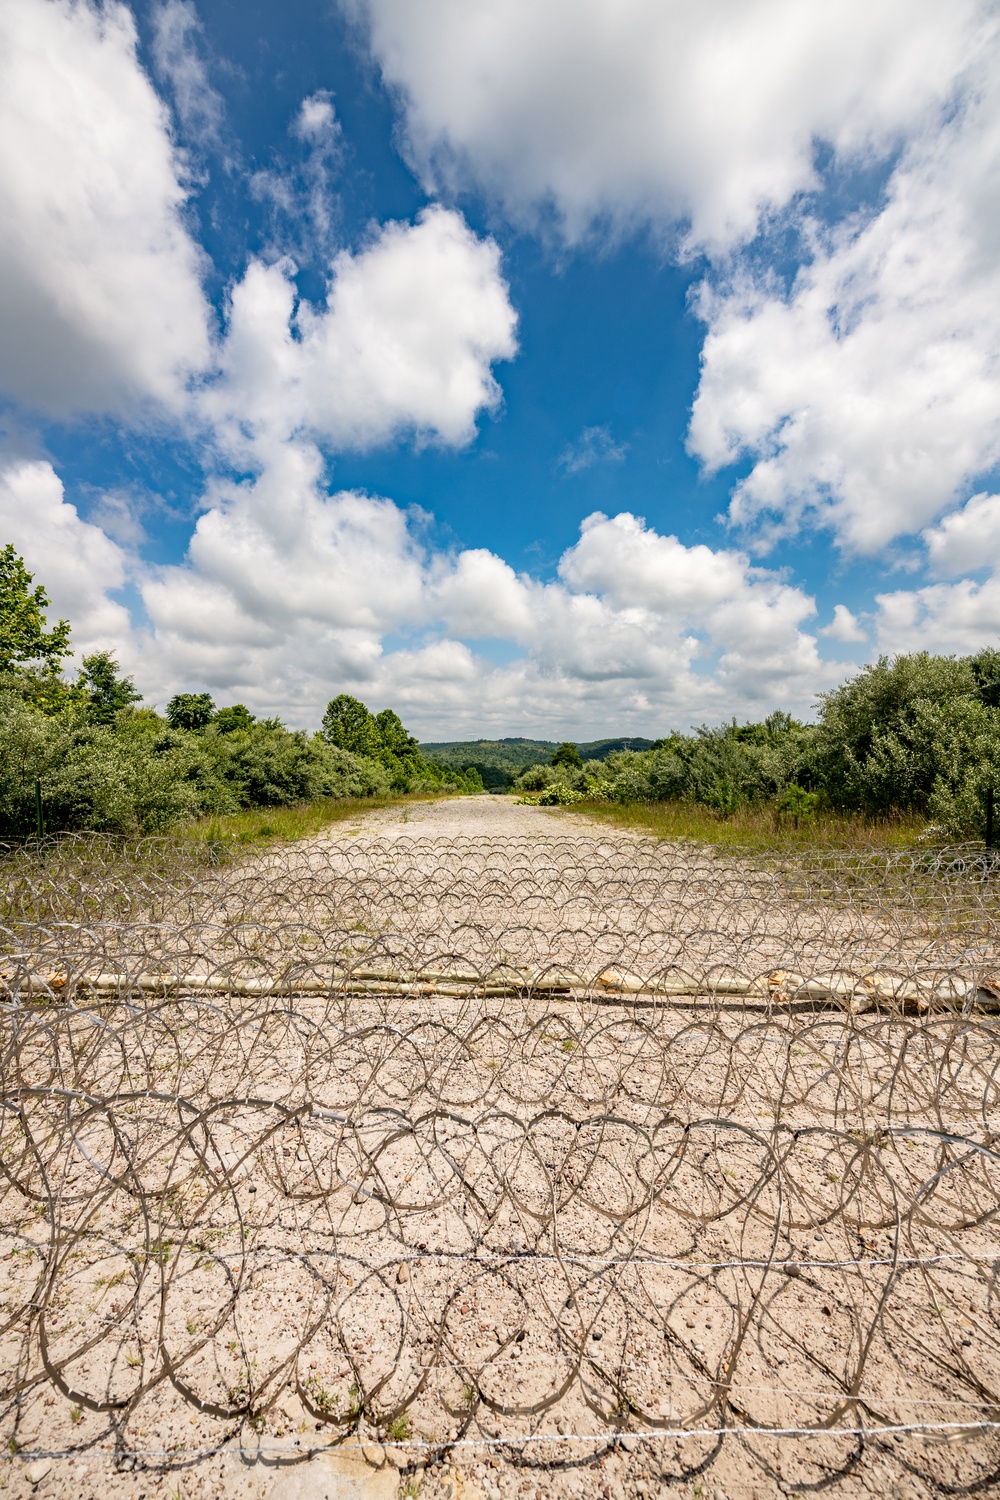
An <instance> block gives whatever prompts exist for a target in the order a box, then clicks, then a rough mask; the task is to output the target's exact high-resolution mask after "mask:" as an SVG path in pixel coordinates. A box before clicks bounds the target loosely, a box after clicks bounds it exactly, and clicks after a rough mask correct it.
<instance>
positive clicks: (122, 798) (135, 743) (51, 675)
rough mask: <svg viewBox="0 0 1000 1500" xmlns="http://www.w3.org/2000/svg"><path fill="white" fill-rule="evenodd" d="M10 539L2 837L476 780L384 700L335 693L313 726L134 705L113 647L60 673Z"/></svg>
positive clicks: (472, 786) (199, 706)
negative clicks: (434, 756) (371, 703)
mask: <svg viewBox="0 0 1000 1500" xmlns="http://www.w3.org/2000/svg"><path fill="white" fill-rule="evenodd" d="M33 583H34V579H33V576H32V575H31V574H30V573H29V572H28V571H27V569H26V568H25V566H24V562H23V560H22V559H21V558H20V557H19V556H18V555H17V553H16V552H15V550H14V548H13V547H12V546H8V547H6V548H4V549H3V551H2V552H0V835H2V836H6V837H10V836H19V835H24V834H29V833H31V832H33V831H35V828H36V800H35V799H36V791H35V789H36V784H40V787H41V792H42V802H43V816H44V822H45V828H46V830H47V831H49V832H56V831H60V830H65V829H92V830H96V831H104V832H114V833H151V832H157V831H160V830H163V829H166V828H169V827H171V826H172V825H174V824H176V823H178V822H181V821H183V820H185V819H189V818H194V817H198V816H200V815H202V814H207V813H231V812H238V811H239V810H240V809H243V808H250V807H273V806H280V805H287V804H289V803H294V802H303V801H312V800H314V799H316V798H321V797H373V796H387V795H391V794H394V793H397V794H398V793H404V792H428V793H431V792H449V791H481V790H482V783H481V781H480V779H479V777H478V775H477V774H476V773H475V772H463V771H459V770H455V769H451V768H446V767H442V766H439V765H434V764H432V763H430V762H428V761H426V760H424V758H423V757H422V756H421V754H420V751H419V747H418V745H417V741H416V740H415V739H414V737H413V736H412V735H411V734H409V733H408V732H407V730H406V729H405V727H404V726H403V723H402V721H401V720H400V718H399V716H398V715H397V714H395V713H393V712H392V710H391V709H386V710H383V712H382V713H378V714H372V713H371V712H369V710H368V709H367V708H366V706H365V705H364V704H363V703H361V702H360V701H359V700H358V699H356V698H352V697H350V696H349V695H347V694H340V695H339V696H338V697H336V698H334V699H333V700H332V701H331V702H330V704H329V705H328V707H327V710H326V713H325V714H324V716H323V724H322V729H321V730H319V731H316V732H315V733H311V734H310V733H307V732H306V731H304V730H293V729H288V728H287V727H286V726H285V725H284V724H283V723H282V722H281V721H280V719H276V718H264V719H260V718H257V717H256V716H255V715H254V714H252V713H251V712H250V711H249V710H248V709H247V708H246V706H245V705H244V704H242V703H235V704H229V705H224V706H221V707H217V706H216V704H215V703H214V701H213V699H212V698H211V696H210V695H209V694H208V693H178V694H176V695H175V696H174V697H173V698H171V700H170V702H169V703H168V704H167V707H166V712H165V713H164V714H160V713H157V712H156V711H155V710H154V709H152V708H149V707H145V706H143V702H142V695H141V693H139V692H138V691H137V689H136V687H135V684H134V682H133V680H132V679H131V678H130V677H128V676H127V675H126V674H125V673H124V672H123V671H122V670H121V668H120V666H119V664H118V662H117V661H116V659H115V657H114V656H113V655H112V654H111V653H109V652H104V651H102V652H95V653H93V654H92V655H89V656H85V657H84V658H83V664H82V668H81V670H80V671H79V672H78V673H77V674H76V675H75V677H72V678H70V677H68V676H67V675H66V674H65V673H64V671H63V664H64V662H65V660H66V658H67V656H68V655H69V653H70V649H71V647H70V626H69V623H68V622H67V621H66V620H60V621H59V622H58V623H57V624H56V625H55V626H54V627H53V628H52V629H51V630H50V629H48V628H47V621H46V614H45V612H46V610H47V608H48V604H49V600H48V598H47V596H46V594H45V591H44V589H43V588H42V587H41V586H40V585H38V586H35V587H32V585H33Z"/></svg>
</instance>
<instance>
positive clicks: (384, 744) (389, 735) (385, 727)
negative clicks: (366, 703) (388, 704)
mask: <svg viewBox="0 0 1000 1500" xmlns="http://www.w3.org/2000/svg"><path fill="white" fill-rule="evenodd" d="M362 706H363V705H362ZM375 732H376V734H377V735H378V743H379V748H380V749H381V750H386V751H388V753H389V754H390V755H399V756H403V755H418V754H419V752H420V747H419V745H418V743H417V741H416V740H415V739H414V737H413V735H412V734H410V733H408V731H407V730H406V729H405V728H404V727H403V721H402V719H401V718H400V717H399V714H397V713H393V711H392V709H391V708H383V710H382V712H381V713H378V714H376V715H375Z"/></svg>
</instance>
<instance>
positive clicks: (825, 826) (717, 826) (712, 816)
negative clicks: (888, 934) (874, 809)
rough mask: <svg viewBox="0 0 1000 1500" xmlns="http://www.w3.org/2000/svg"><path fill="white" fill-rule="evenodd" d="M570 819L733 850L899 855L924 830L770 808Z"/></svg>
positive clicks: (601, 806) (580, 808)
mask: <svg viewBox="0 0 1000 1500" xmlns="http://www.w3.org/2000/svg"><path fill="white" fill-rule="evenodd" d="M572 811H573V813H574V814H577V813H583V814H584V815H585V816H586V817H588V818H592V819H594V821H595V822H602V823H611V824H612V825H613V826H614V827H616V828H633V829H635V830H636V831H637V832H639V833H647V834H650V835H652V837H654V838H659V839H693V840H696V841H697V842H698V843H703V844H732V845H741V844H743V845H749V844H752V845H754V846H756V847H758V848H759V847H761V846H766V847H773V848H779V847H781V848H787V846H788V845H789V844H803V845H805V844H808V845H811V846H812V847H814V848H815V847H822V846H823V845H826V846H827V847H829V848H838V849H856V848H870V847H871V846H872V845H873V844H874V845H878V846H880V847H885V848H894V849H903V848H908V847H909V846H910V845H912V844H916V843H917V842H918V841H919V839H920V836H921V834H922V833H923V832H924V829H925V828H926V827H927V820H926V818H921V817H918V816H916V814H899V815H898V816H896V817H893V818H881V819H871V818H863V817H861V816H859V815H857V814H850V813H835V812H815V813H811V814H810V815H809V816H808V817H800V818H799V819H798V821H797V822H796V820H795V819H794V818H793V817H791V816H789V815H787V814H777V813H775V811H774V809H773V808H743V809H741V811H739V812H736V813H717V812H714V811H713V810H712V809H711V808H709V807H699V806H697V805H695V804H692V803H689V802H626V803H623V802H597V801H589V800H588V801H583V802H577V803H574V805H573V809H572Z"/></svg>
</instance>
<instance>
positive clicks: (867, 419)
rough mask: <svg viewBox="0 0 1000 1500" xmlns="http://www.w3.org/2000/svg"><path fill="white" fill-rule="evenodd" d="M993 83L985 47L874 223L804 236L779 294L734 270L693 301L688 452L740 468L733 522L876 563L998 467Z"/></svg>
mask: <svg viewBox="0 0 1000 1500" xmlns="http://www.w3.org/2000/svg"><path fill="white" fill-rule="evenodd" d="M998 80H1000V52H998V49H997V46H996V44H995V43H994V44H993V45H992V46H991V47H990V48H989V50H988V51H987V52H986V53H985V54H984V55H983V57H982V58H981V59H980V60H979V63H978V64H977V66H976V68H975V69H973V70H972V71H971V72H970V74H969V76H968V77H967V78H966V80H965V83H964V87H963V92H962V95H961V100H960V104H959V105H958V106H957V107H956V108H955V110H954V112H953V113H952V114H951V116H950V117H949V118H947V119H942V118H941V117H939V116H938V115H936V114H935V115H934V116H933V118H932V119H931V120H929V122H928V123H927V125H926V128H925V129H923V130H922V131H921V132H920V133H919V134H918V135H917V137H916V138H915V139H914V140H912V141H911V143H910V144H909V145H908V146H907V148H906V150H905V151H904V152H903V154H902V156H901V159H900V161H899V163H898V165H897V167H896V169H895V171H894V172H893V174H892V177H891V179H890V181H889V183H888V186H887V190H886V194H885V202H884V206H883V207H882V208H881V210H880V211H878V212H876V213H875V214H874V215H873V216H872V217H870V218H869V219H867V220H864V221H862V222H860V223H859V222H856V221H851V222H848V223H845V224H841V225H839V226H838V227H836V228H835V229H834V230H833V231H831V232H829V233H827V234H821V233H820V232H819V231H818V230H817V231H816V237H815V255H814V258H813V259H812V260H811V262H810V263H809V264H807V265H806V266H804V267H803V269H802V270H801V271H800V272H799V274H798V276H797V277H796V278H795V281H794V284H793V286H792V287H791V290H790V292H789V293H788V295H787V296H786V295H783V294H782V292H781V291H780V290H779V289H778V288H777V287H776V286H775V284H774V282H773V281H764V282H763V283H762V282H760V281H759V280H756V279H752V278H750V277H749V275H748V274H747V273H745V272H744V273H743V275H742V278H741V279H737V280H736V281H735V282H734V284H733V285H731V286H730V287H729V288H728V289H726V290H724V291H722V292H716V293H711V292H706V293H705V294H704V297H703V301H702V310H703V313H704V316H705V318H706V319H707V322H708V330H709V331H708V336H707V338H706V341H705V346H704V351H703V369H702V376H701V384H700V387H699V391H698V396H697V399H696V401H695V405H694V410H693V415H692V421H691V430H690V442H691V447H692V450H693V451H694V452H695V453H696V454H697V455H698V456H699V457H700V458H701V459H702V460H703V461H704V462H705V463H706V465H707V466H708V467H709V468H711V469H717V468H719V467H721V466H723V465H726V464H729V463H732V462H733V461H734V460H736V459H739V458H745V457H750V458H751V459H752V460H753V466H752V468H751V471H750V473H749V474H748V475H747V477H746V478H744V479H742V480H741V481H740V482H739V483H738V484H737V486H736V488H735V491H734V495H733V500H732V504H731V508H730V514H731V517H732V519H733V520H734V521H735V522H736V523H738V524H740V525H743V526H746V527H750V528H755V529H757V530H758V532H760V531H762V532H763V534H764V535H765V537H766V536H767V534H768V533H770V534H774V533H778V534H780V533H782V532H787V531H790V530H793V529H795V528H796V527H798V526H800V525H802V524H803V523H806V522H808V523H810V524H817V525H821V526H828V527H831V528H833V530H834V531H835V533H836V536H837V538H838V540H840V541H841V542H842V543H843V544H844V545H846V546H848V547H850V548H854V549H858V550H864V551H873V550H875V549H877V548H879V547H881V546H884V545H885V543H886V542H888V541H889V540H890V539H891V538H893V537H895V536H899V535H902V534H906V533H910V532H915V531H918V530H920V529H921V528H922V527H924V526H926V525H927V524H928V522H930V521H932V520H933V518H934V517H935V516H936V515H937V514H938V513H939V512H940V511H941V510H942V509H943V508H944V507H945V506H947V505H949V504H953V503H954V500H955V498H956V495H957V494H958V493H960V491H961V490H962V488H963V487H964V486H965V485H966V484H967V483H968V482H969V481H970V480H971V479H974V478H975V476H976V475H977V474H980V473H982V472H984V471H985V470H987V469H988V468H989V467H990V466H991V465H992V464H994V463H995V462H996V461H997V460H998V459H1000V359H998V356H1000V236H998V228H997V226H998V224H1000V83H998ZM941 546H942V547H944V546H945V544H944V542H943V541H942V542H941ZM945 550H947V549H945ZM942 555H943V553H942Z"/></svg>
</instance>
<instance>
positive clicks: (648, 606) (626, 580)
mask: <svg viewBox="0 0 1000 1500" xmlns="http://www.w3.org/2000/svg"><path fill="white" fill-rule="evenodd" d="M280 451H281V456H282V462H281V464H280V465H276V466H275V467H274V468H273V469H268V470H266V471H265V473H264V474H262V475H261V476H260V477H259V478H258V479H257V480H256V481H254V482H252V483H250V484H247V485H244V486H236V485H219V486H217V487H216V490H215V491H214V493H212V494H211V495H210V496H209V497H207V498H208V500H209V509H208V510H207V511H206V513H205V514H204V515H203V516H202V517H201V518H200V520H199V522H198V526H197V528H196V531H195V534H194V537H193V540H192V543H191V548H190V552H189V556H188V559H187V560H186V562H185V564H184V565H183V566H178V567H169V568H161V569H159V570H156V571H155V572H151V573H150V574H149V575H148V576H147V578H146V580H145V582H144V584H143V598H144V602H145V606H146V611H147V614H148V617H149V619H150V621H151V622H152V625H153V628H154V636H153V639H152V640H151V642H150V643H149V645H148V647H147V648H146V652H145V656H146V666H145V671H146V673H147V674H148V681H149V682H150V683H151V684H152V687H153V691H154V692H155V693H156V694H157V695H158V696H159V697H161V698H165V697H166V696H168V695H169V693H170V692H172V691H174V690H176V689H177V688H178V687H180V686H183V685H185V684H186V685H188V686H190V685H191V684H192V683H195V682H196V683H198V684H203V685H204V686H206V687H208V688H210V689H212V690H213V691H216V692H220V693H223V694H224V695H225V696H231V697H239V698H241V699H243V700H244V701H246V702H248V703H250V704H252V705H254V706H255V707H257V708H260V709H262V710H265V711H269V712H279V713H282V714H284V715H287V716H288V717H289V718H290V719H291V720H292V721H293V722H299V723H316V722H317V721H318V719H319V717H320V714H321V713H322V709H323V705H324V704H325V702H326V701H327V699H328V698H329V697H331V696H332V695H333V694H334V693H335V692H338V691H342V690H344V689H347V690H349V691H354V692H356V693H358V694H359V695H360V696H362V697H365V698H366V699H367V700H368V701H370V702H372V703H373V704H375V705H377V706H381V705H382V704H384V703H391V704H393V705H394V706H395V707H397V708H398V709H399V710H400V711H403V710H405V711H406V714H407V715H408V720H409V719H412V721H413V723H414V725H415V726H416V727H417V728H418V729H421V730H424V731H428V732H429V731H431V730H434V731H441V732H443V731H445V730H453V731H454V732H455V733H460V732H462V731H463V730H464V729H466V728H469V727H470V726H471V727H477V726H478V729H479V730H483V729H486V728H489V727H495V728H497V729H499V728H500V727H501V726H502V725H503V724H507V725H508V726H510V725H515V726H516V725H518V724H520V725H528V724H530V725H533V726H534V727H536V728H541V727H543V726H544V725H546V724H549V725H551V724H553V723H555V724H558V725H561V726H563V727H564V728H565V729H566V731H567V732H570V731H580V730H581V729H588V728H594V729H596V728H598V727H599V726H600V724H601V723H606V722H607V720H608V717H609V716H612V717H614V718H615V722H622V723H623V724H629V725H632V726H635V725H639V724H642V725H646V726H647V727H649V728H654V727H656V726H660V727H664V726H665V725H668V724H671V723H678V722H681V723H684V722H688V721H689V719H690V718H691V717H699V716H705V715H707V716H710V717H712V716H714V717H716V718H718V717H720V716H724V715H727V714H729V713H740V712H759V711H762V710H763V709H765V708H770V707H772V706H774V705H775V704H777V703H783V704H787V703H788V702H789V701H792V702H794V703H796V704H798V705H799V706H800V707H806V708H808V706H809V704H810V703H811V702H812V699H813V696H814V694H815V692H816V690H817V687H818V686H822V685H826V684H828V683H829V682H831V681H833V680H835V679H836V676H837V674H838V670H839V669H838V668H837V667H836V666H831V665H829V664H827V663H824V662H823V661H821V659H820V658H819V655H818V652H817V649H816V640H815V637H814V636H812V635H810V634H808V633H807V632H806V631H805V629H804V628H803V627H804V623H805V622H806V621H808V620H809V619H810V618H811V616H812V615H813V614H814V605H813V602H812V600H811V599H810V598H809V597H808V596H807V595H805V594H804V593H803V592H802V591H801V590H799V589H796V588H793V587H791V586H789V585H788V584H787V583H785V582H784V581H783V580H782V579H781V578H779V577H778V576H777V575H776V574H774V573H772V572H768V571H766V570H763V569H758V568H754V567H752V566H751V565H750V563H749V561H748V559H747V558H746V557H745V556H744V555H743V554H741V553H739V552H735V551H731V550H727V551H720V552H713V551H712V549H710V548H708V547H705V546H697V547H690V548H688V547H685V546H684V545H683V544H682V543H680V542H679V541H678V540H677V539H676V538H675V537H662V536H659V535H658V534H657V533H656V532H655V531H653V530H651V529H650V528H648V527H647V526H646V525H645V524H644V523H643V522H642V521H641V520H639V519H638V518H636V517H634V516H631V515H628V514H624V515H619V516H616V517H613V518H608V517H606V516H603V515H599V514H598V515H594V516H591V517H590V518H588V520H587V521H586V522H585V523H584V526H583V528H582V532H581V536H580V539H579V541H578V542H577V543H576V544H575V546H573V547H571V548H569V549H568V550H567V552H566V553H565V554H564V556H563V558H562V560H561V563H560V567H559V576H558V578H557V579H556V580H554V581H551V582H547V583H544V582H541V581H539V580H536V579H533V578H531V577H528V576H526V575H519V574H517V573H515V571H514V570H513V569H512V568H511V567H510V566H509V565H508V564H507V563H506V562H504V561H503V559H501V558H499V557H497V556H496V555H495V554H494V553H491V552H489V551H487V550H485V549H482V548H477V549H468V550H464V551H459V552H456V553H441V552H436V553H435V552H430V551H428V550H427V549H426V547H425V546H424V545H423V543H422V542H421V540H420V528H419V526H417V527H415V526H414V525H413V524H412V523H411V520H410V518H409V517H407V515H406V514H405V513H404V512H402V511H401V510H400V509H399V508H398V507H397V506H395V505H394V504H393V503H392V502H391V501H389V500H385V499H381V498H378V497H373V496H369V495H364V494H359V493H356V492H342V493H340V494H334V495H329V494H327V493H325V491H324V489H323V486H322V466H321V462H320V458H319V455H318V453H317V451H316V449H315V448H313V447H311V446H310V445H309V444H304V443H303V444H297V445H296V444H286V445H284V446H283V448H282V449H281V450H280ZM488 641H494V642H499V643H500V645H501V651H500V660H499V661H497V660H496V653H495V652H494V651H492V650H491V649H490V648H482V647H479V646H477V644H476V643H478V642H488Z"/></svg>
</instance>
